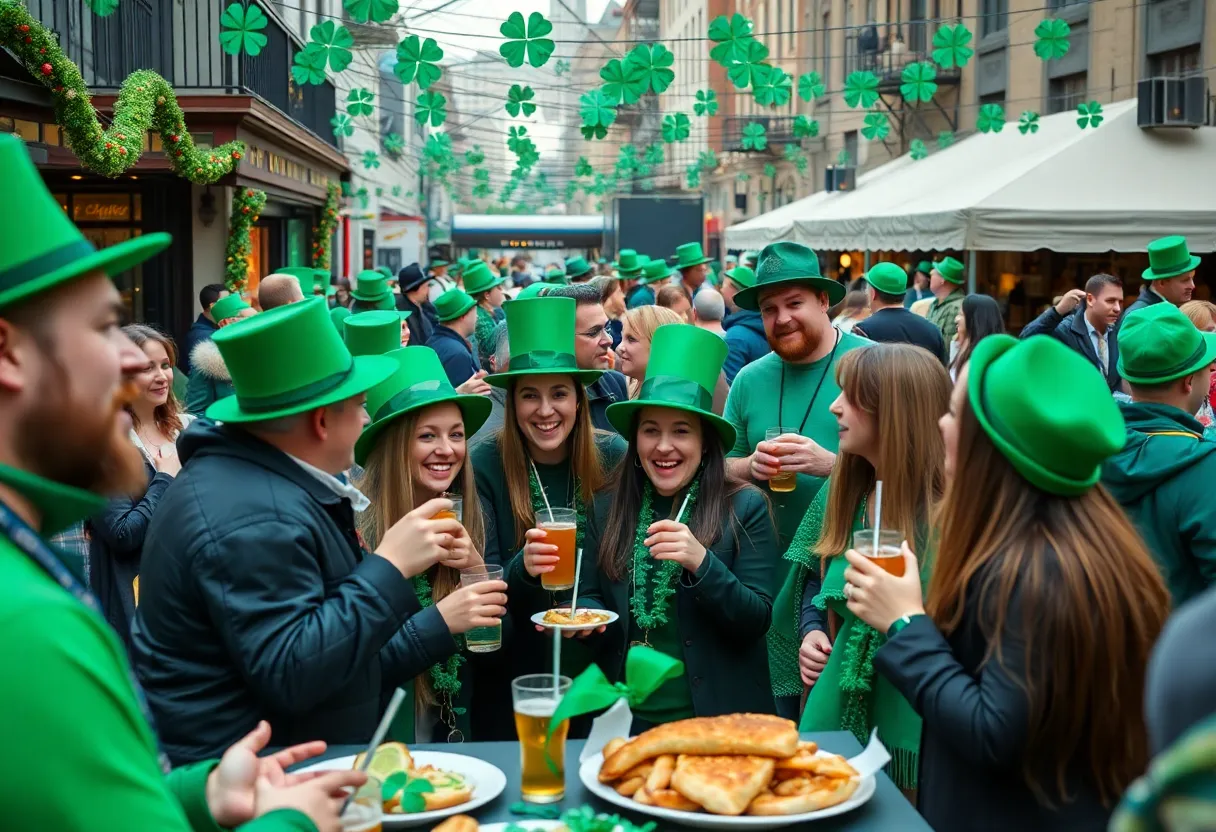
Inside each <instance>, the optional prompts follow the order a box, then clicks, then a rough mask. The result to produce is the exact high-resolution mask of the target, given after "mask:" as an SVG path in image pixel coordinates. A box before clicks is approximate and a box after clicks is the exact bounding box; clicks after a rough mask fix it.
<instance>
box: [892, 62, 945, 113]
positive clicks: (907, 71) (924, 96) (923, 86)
mask: <svg viewBox="0 0 1216 832" xmlns="http://www.w3.org/2000/svg"><path fill="white" fill-rule="evenodd" d="M900 80H901V81H903V83H902V84H900V85H899V91H900V93H901V94H902V95H903V97H904V100H905V101H907V102H908V103H910V104H915V103H916V102H917V101H923V102H925V103H926V104H928V103H929V102H930V101H932V100H933V96H934V95H935V94H936V93H937V68H936V67H935V66H933V64H931V63H929V62H928V61H920V62H919V63H915V64H908V65H907V66H906V67H904V71H903V74H902V75H901V76H900Z"/></svg>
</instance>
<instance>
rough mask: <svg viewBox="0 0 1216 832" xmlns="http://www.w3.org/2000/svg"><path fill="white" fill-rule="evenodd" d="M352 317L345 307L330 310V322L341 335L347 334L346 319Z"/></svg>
mask: <svg viewBox="0 0 1216 832" xmlns="http://www.w3.org/2000/svg"><path fill="white" fill-rule="evenodd" d="M349 317H350V310H349V309H347V308H346V307H345V306H335V307H334V308H333V309H331V310H329V322H330V323H331V324H333V325H334V329H336V330H338V332H339V333H343V332H345V326H344V324H345V323H346V319H347V318H349Z"/></svg>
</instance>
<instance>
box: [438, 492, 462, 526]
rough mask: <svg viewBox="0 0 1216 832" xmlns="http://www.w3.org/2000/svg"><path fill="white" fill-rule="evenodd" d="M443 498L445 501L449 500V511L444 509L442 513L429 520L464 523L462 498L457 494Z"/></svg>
mask: <svg viewBox="0 0 1216 832" xmlns="http://www.w3.org/2000/svg"><path fill="white" fill-rule="evenodd" d="M443 498H444V499H445V500H451V501H452V507H451V508H450V509H444V510H443V511H441V512H439V513H438V514H436V515H435V516H434V517H432V518H431V519H432V520H456V521H458V522H460V523H463V522H464V498H463V497H461V496H460V495H459V494H444V495H443Z"/></svg>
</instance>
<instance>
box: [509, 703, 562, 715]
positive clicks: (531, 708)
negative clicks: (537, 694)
mask: <svg viewBox="0 0 1216 832" xmlns="http://www.w3.org/2000/svg"><path fill="white" fill-rule="evenodd" d="M557 701H558V700H556V699H525V700H523V701H522V702H516V703H515V713H517V714H519V715H520V716H535V717H550V716H553V714H554V713H555V712H556V711H557Z"/></svg>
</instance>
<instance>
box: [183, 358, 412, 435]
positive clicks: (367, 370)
mask: <svg viewBox="0 0 1216 832" xmlns="http://www.w3.org/2000/svg"><path fill="white" fill-rule="evenodd" d="M353 361H354V366H353V367H352V368H351V371H350V374H349V375H348V376H347V377H346V378H345V379H344V380H343V381H342V382H341V383H340V384H339V385H338V386H336V387H334V388H332V389H330V390H327V391H325V392H324V393H319V394H317V395H315V396H310V397H308V398H306V399H304V400H302V401H299V402H296V403H295V404H291V405H288V406H286V407H282V408H279V409H278V410H259V411H257V412H255V413H250V412H249V411H247V410H243V409H242V408H241V403H240V401H239V399H238V397H237V396H235V395H233V396H227V397H225V398H223V399H220V400H219V401H217V402H215V403H214V404H212V405H211V406H210V407H208V408H207V413H206V415H207V418H208V419H214V420H215V421H217V422H232V423H233V424H244V423H248V422H266V421H269V420H271V419H281V418H282V417H284V416H294V415H296V414H297V413H306V412H307V411H309V410H315V409H316V408H318V407H325V406H326V405H331V404H334V403H336V402H340V401H344V400H345V399H349V398H351V397H352V396H357V395H359V394H360V393H366V392H367V391H368V390H370V389H372V388H373V387H375V386H376V385H377V384H379V383H380V382H382V381H384V380H385V379H387V378H388V377H389V376H391V375H392V374H393V373H395V372H396V371H397V362H396V361H394V360H393V359H391V358H386V357H384V356H383V355H360V356H356V357H355V358H354V359H353Z"/></svg>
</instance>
